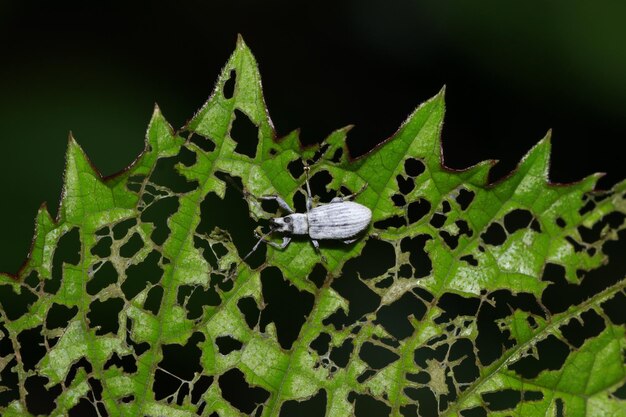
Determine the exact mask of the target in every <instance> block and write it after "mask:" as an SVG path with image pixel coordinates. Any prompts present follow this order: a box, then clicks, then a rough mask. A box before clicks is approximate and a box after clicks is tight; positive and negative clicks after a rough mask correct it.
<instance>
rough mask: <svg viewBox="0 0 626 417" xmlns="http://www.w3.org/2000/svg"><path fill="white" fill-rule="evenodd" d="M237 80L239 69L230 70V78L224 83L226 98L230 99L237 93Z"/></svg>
mask: <svg viewBox="0 0 626 417" xmlns="http://www.w3.org/2000/svg"><path fill="white" fill-rule="evenodd" d="M236 81H237V71H235V70H234V69H231V70H230V74H229V77H228V80H226V82H225V83H224V98H226V99H229V98H232V97H233V94H234V93H235V82H236Z"/></svg>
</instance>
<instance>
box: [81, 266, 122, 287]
mask: <svg viewBox="0 0 626 417" xmlns="http://www.w3.org/2000/svg"><path fill="white" fill-rule="evenodd" d="M116 282H117V271H116V270H115V268H114V267H113V264H112V263H111V262H110V261H107V262H105V263H104V264H103V265H102V266H101V267H99V268H98V269H97V270H96V272H95V273H94V274H93V277H92V278H91V279H90V280H89V281H87V294H89V295H96V294H97V293H99V292H100V291H101V290H103V289H104V288H106V287H108V286H109V285H111V284H115V283H116Z"/></svg>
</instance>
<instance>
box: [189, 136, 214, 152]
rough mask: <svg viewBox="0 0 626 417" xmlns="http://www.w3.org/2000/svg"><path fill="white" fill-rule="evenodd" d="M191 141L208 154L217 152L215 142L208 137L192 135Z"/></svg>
mask: <svg viewBox="0 0 626 417" xmlns="http://www.w3.org/2000/svg"><path fill="white" fill-rule="evenodd" d="M189 141H190V142H191V143H193V144H194V145H196V146H197V147H198V148H200V149H201V150H202V151H204V152H206V153H210V152H213V151H214V150H215V142H213V141H212V140H211V139H209V138H207V137H204V136H200V135H192V136H191V137H190V138H189Z"/></svg>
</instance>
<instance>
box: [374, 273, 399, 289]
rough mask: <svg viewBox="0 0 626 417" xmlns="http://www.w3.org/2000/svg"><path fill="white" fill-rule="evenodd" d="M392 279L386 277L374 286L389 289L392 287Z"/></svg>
mask: <svg viewBox="0 0 626 417" xmlns="http://www.w3.org/2000/svg"><path fill="white" fill-rule="evenodd" d="M393 281H394V279H393V277H392V276H388V277H387V278H384V279H382V280H380V281H378V282H377V283H376V284H375V285H374V286H375V287H376V288H389V287H391V286H392V285H393Z"/></svg>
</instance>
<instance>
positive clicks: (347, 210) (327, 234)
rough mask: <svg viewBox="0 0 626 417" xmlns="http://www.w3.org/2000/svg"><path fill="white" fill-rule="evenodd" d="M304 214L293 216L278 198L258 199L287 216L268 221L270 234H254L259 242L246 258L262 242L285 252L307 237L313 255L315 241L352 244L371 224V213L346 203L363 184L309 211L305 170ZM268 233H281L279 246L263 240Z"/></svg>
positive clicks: (318, 248)
mask: <svg viewBox="0 0 626 417" xmlns="http://www.w3.org/2000/svg"><path fill="white" fill-rule="evenodd" d="M304 169H305V171H306V190H307V200H306V213H296V212H295V211H294V210H293V209H292V208H291V207H290V206H289V204H287V202H286V201H285V200H283V199H282V198H281V197H280V196H277V195H271V196H264V197H261V199H262V200H274V201H276V202H277V203H278V205H279V206H280V208H282V209H283V210H285V211H286V212H287V213H289V214H288V215H286V216H283V217H276V218H273V219H271V220H270V231H269V232H267V233H265V234H264V235H262V236H259V235H258V234H257V233H256V232H255V234H256V235H257V237H258V238H259V241H258V242H257V243H256V244H255V245H254V247H253V248H252V250H251V251H250V253H248V254H247V255H246V256H245V257H244V259H246V258H247V257H248V256H250V255H251V254H252V253H254V251H255V250H256V249H257V248H258V246H259V245H260V244H261V242H265V243H267V244H269V245H272V246H273V247H275V248H278V249H285V248H286V247H287V245H289V242H291V237H292V236H296V235H300V236H307V235H308V236H309V237H310V238H311V242H312V243H313V246H315V249H316V250H317V252H319V250H320V246H319V242H318V240H340V241H343V242H344V243H346V244H348V243H352V242H354V241H356V240H357V239H358V235H359V234H360V233H361V232H363V231H364V230H365V229H367V227H368V226H369V224H370V221H371V220H372V211H371V210H370V209H369V208H367V207H365V206H364V205H362V204H359V203H355V202H354V201H348V200H350V199H352V198H354V197H355V196H357V195H358V194H360V193H361V192H362V191H363V190H364V189H365V188H366V187H367V184H365V185H364V186H363V188H361V190H359V191H358V192H356V193H354V194H351V195H349V196H346V197H335V198H333V199H332V200H331V201H330V203H327V204H320V205H319V206H317V207H313V198H312V197H311V187H310V186H309V167H308V166H306V167H305V168H304ZM272 233H285V236H283V241H282V243H280V244H279V243H275V242H272V241H269V240H267V239H266V237H267V236H269V235H270V234H272Z"/></svg>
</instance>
